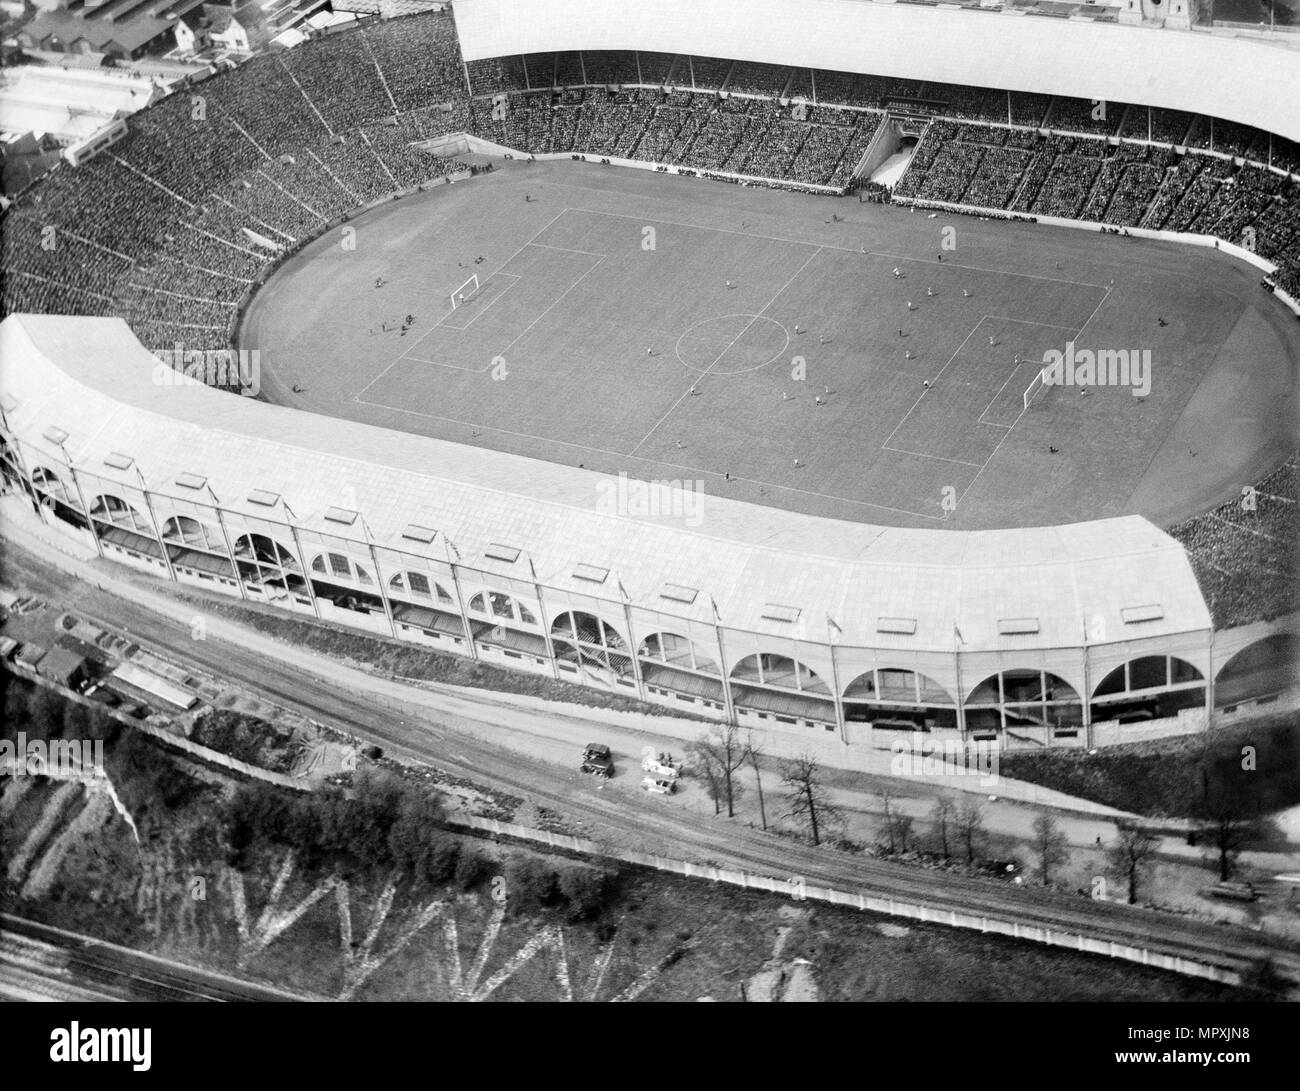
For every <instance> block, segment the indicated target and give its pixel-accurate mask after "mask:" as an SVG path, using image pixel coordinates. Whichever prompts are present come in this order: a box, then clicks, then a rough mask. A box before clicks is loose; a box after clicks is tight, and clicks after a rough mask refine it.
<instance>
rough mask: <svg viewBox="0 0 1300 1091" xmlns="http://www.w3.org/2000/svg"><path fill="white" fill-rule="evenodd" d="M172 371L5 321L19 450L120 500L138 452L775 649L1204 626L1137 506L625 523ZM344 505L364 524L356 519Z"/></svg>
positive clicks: (735, 508)
mask: <svg viewBox="0 0 1300 1091" xmlns="http://www.w3.org/2000/svg"><path fill="white" fill-rule="evenodd" d="M163 368H165V365H163V364H160V363H159V362H157V361H156V360H155V359H154V358H153V357H152V356H151V355H150V354H149V353H148V352H147V350H145V349H144V348H143V347H142V346H141V345H140V344H139V342H138V341H137V340H136V338H135V336H134V335H133V334H132V332H131V330H130V328H129V327H128V326H127V325H126V323H125V322H123V321H122V320H121V319H119V318H67V317H58V316H46V315H41V316H33V315H10V316H9V317H7V318H6V319H5V320H4V321H3V323H0V394H3V395H4V404H5V406H6V419H7V420H8V423H9V427H10V429H11V430H12V431H14V432H15V433H16V434H17V435H18V436H19V437H20V438H22V439H23V440H24V443H25V444H30V445H31V446H30V449H28V448H25V452H26V455H27V457H29V458H33V457H35V455H34V451H36V450H40V451H45V452H47V453H48V455H49V457H50V458H51V459H60V447H59V446H58V445H56V444H55V443H54V442H52V441H51V440H50V439H49V438H47V437H48V435H49V434H50V433H51V430H52V429H56V428H57V429H59V430H60V431H61V432H64V433H67V438H66V440H65V443H64V447H66V450H67V452H68V454H69V455H70V456H71V458H72V459H73V460H74V464H75V465H77V466H78V467H79V468H84V469H86V470H88V471H90V470H93V471H94V472H96V473H99V474H101V475H103V476H105V477H108V478H115V479H116V480H119V481H121V482H122V483H123V485H124V486H125V487H127V488H136V487H138V486H137V481H138V479H137V477H136V474H135V468H134V467H132V468H131V469H128V470H125V471H121V470H114V469H113V468H111V467H110V466H107V465H106V464H105V461H104V460H105V459H106V458H107V457H109V456H113V455H127V456H131V457H132V458H134V460H135V466H138V467H139V470H140V472H141V473H142V474H143V475H144V478H145V480H146V481H147V482H148V483H149V486H150V487H151V489H153V490H155V491H156V492H159V493H168V494H170V495H173V496H178V497H185V498H187V499H191V500H192V499H196V495H195V494H194V493H193V492H192V490H190V489H187V488H185V487H183V486H180V485H177V484H176V481H177V480H178V478H180V477H181V476H182V475H186V474H188V475H195V480H197V479H198V478H202V479H204V483H205V485H206V486H208V487H210V488H211V489H212V490H213V491H214V492H215V494H216V496H217V497H219V498H220V499H221V502H222V504H223V506H224V507H225V508H227V509H229V510H235V511H240V512H243V513H246V514H247V515H249V516H254V517H257V518H262V519H266V518H275V517H276V516H277V515H279V516H280V517H281V518H283V515H282V514H281V513H282V512H283V507H281V508H279V509H274V510H273V509H268V507H267V506H266V504H265V503H258V502H256V501H250V500H249V499H248V498H249V497H250V496H253V495H254V494H255V493H257V492H259V490H260V491H261V493H262V494H263V495H267V494H270V495H275V494H278V495H279V496H282V497H283V498H284V500H285V501H287V502H288V504H289V507H290V508H291V509H292V511H293V514H294V516H295V520H296V522H297V525H299V526H300V527H303V528H310V529H314V530H318V531H320V532H322V533H327V534H333V535H337V536H340V537H345V538H352V539H354V540H357V541H359V542H363V543H364V541H365V535H366V534H369V535H370V536H371V537H372V539H373V540H374V541H375V542H376V543H377V544H379V545H387V546H391V547H393V548H398V549H404V550H406V551H408V552H415V553H420V552H423V553H425V554H426V555H428V556H433V557H436V558H437V559H439V560H444V559H445V558H446V556H447V554H446V552H445V550H446V548H447V547H446V546H445V545H444V544H443V542H442V541H438V540H436V538H435V540H433V541H431V542H429V543H428V544H425V543H424V542H421V541H419V540H418V538H423V537H428V536H427V535H423V534H422V535H418V536H416V537H414V538H413V537H412V536H411V535H410V534H407V533H406V532H407V530H408V528H409V527H410V526H411V525H412V524H414V525H417V526H419V527H426V528H431V529H436V530H437V531H438V532H439V536H440V537H442V538H443V539H444V541H445V540H449V541H450V543H452V546H453V548H454V550H455V552H456V553H457V554H458V555H459V558H458V559H460V560H461V561H463V563H464V564H465V565H467V566H470V567H476V568H481V569H483V570H487V571H494V572H499V573H501V574H503V575H512V576H515V577H517V578H521V579H524V580H528V579H530V578H531V575H532V571H533V570H534V569H535V571H536V574H537V577H538V579H539V580H540V581H541V582H542V583H544V584H546V585H547V586H550V587H556V588H560V589H564V590H569V591H572V592H573V593H575V594H577V593H584V594H596V595H598V596H600V597H605V598H609V599H612V600H614V601H618V600H619V597H620V595H621V591H620V587H621V588H623V589H625V590H626V593H627V595H628V596H629V598H630V599H631V601H632V602H633V603H635V604H636V605H639V606H644V607H647V608H650V609H655V610H660V611H662V612H664V613H667V614H676V615H679V616H685V617H692V618H696V619H698V620H700V621H703V622H709V623H711V622H712V621H713V607H712V602H716V604H717V610H718V614H719V615H720V616H721V619H722V621H723V623H724V624H725V625H726V626H727V627H728V628H736V629H747V630H753V631H755V632H759V633H764V634H770V635H771V636H772V637H775V638H782V637H784V638H787V639H788V638H790V637H800V638H804V639H810V640H816V641H825V640H826V639H827V637H828V635H830V633H829V621H828V619H831V620H833V622H834V624H835V625H836V626H838V632H837V633H835V634H834V639H835V642H836V643H838V644H843V645H850V646H862V647H875V648H881V649H891V648H892V649H899V650H904V651H920V650H945V651H951V650H952V649H953V648H954V647H955V646H956V642H957V641H958V640H960V642H961V648H962V650H963V651H976V650H981V649H989V650H1017V649H1020V650H1028V649H1041V648H1054V647H1060V648H1070V647H1077V646H1079V645H1080V644H1082V643H1083V640H1084V630H1085V625H1086V626H1087V627H1088V629H1089V632H1090V634H1091V639H1090V641H1089V642H1090V643H1108V642H1118V641H1124V640H1133V639H1139V638H1145V637H1163V636H1167V635H1170V634H1173V633H1186V632H1194V631H1204V630H1208V629H1209V628H1210V616H1209V612H1208V610H1207V609H1206V606H1205V602H1204V599H1203V598H1202V596H1201V593H1200V590H1199V588H1198V586H1197V582H1196V578H1195V576H1194V574H1193V572H1192V568H1191V566H1190V564H1189V563H1188V560H1187V557H1186V555H1185V554H1184V552H1183V549H1182V547H1181V546H1180V545H1179V544H1178V543H1177V542H1175V541H1174V540H1173V539H1172V538H1170V537H1169V536H1168V535H1167V534H1165V533H1163V532H1162V531H1161V530H1159V529H1158V528H1156V527H1155V526H1153V525H1152V524H1151V523H1149V522H1147V521H1146V520H1145V519H1143V518H1141V517H1139V516H1126V517H1122V518H1116V519H1105V520H1100V521H1096V522H1091V523H1081V524H1071V525H1068V526H1059V527H1040V528H1030V529H1013V530H991V531H941V530H916V529H907V528H894V527H889V528H884V527H875V526H868V525H864V524H859V523H849V522H843V521H839V520H834V519H825V518H819V517H813V516H807V515H802V514H798V513H793V512H787V511H782V510H779V509H775V508H767V507H760V506H757V505H753V504H747V503H742V502H738V501H734V500H728V499H725V498H721V497H715V496H705V497H703V498H702V502H701V507H700V509H699V514H700V518H699V521H698V523H697V524H696V525H694V526H688V525H685V524H686V523H687V522H688V520H686V519H683V518H682V517H681V515H680V514H679V515H678V517H676V518H674V517H672V516H667V517H664V516H661V517H657V518H656V517H651V516H633V515H620V514H612V513H611V504H610V500H611V497H613V496H614V495H615V493H616V490H617V487H618V486H617V479H616V478H611V477H609V476H607V475H603V474H596V473H593V472H591V471H588V470H582V469H573V468H570V467H565V466H559V465H555V464H552V463H548V462H541V461H534V460H531V459H526V458H521V457H519V456H515V455H509V454H504V453H500V452H495V451H490V450H484V449H480V448H476V447H467V446H462V445H459V444H454V443H447V442H443V441H440V440H435V439H430V438H427V437H423V436H416V435H410V434H407V433H402V432H395V431H388V430H385V429H380V428H375V427H373V426H370V425H366V424H360V423H356V422H352V421H346V420H336V419H331V418H326V417H321V416H317V415H315V414H311V413H305V412H301V411H299V410H295V409H290V408H287V407H282V406H273V405H268V404H265V403H263V402H259V401H255V400H253V399H250V398H243V397H238V396H235V395H231V394H228V393H221V392H218V391H215V390H211V389H208V388H206V387H203V386H201V385H199V384H197V383H192V382H178V381H177V380H176V376H175V375H174V373H171V372H169V371H161V370H160V371H159V372H158V374H157V377H155V369H163ZM117 461H118V462H119V464H120V462H121V459H120V458H119V459H118V460H117ZM29 469H30V467H29ZM186 494H188V496H187V495H186ZM203 496H204V497H205V498H206V492H205V493H204V494H203ZM200 502H202V501H200ZM332 509H339V510H342V511H345V512H352V511H358V512H359V513H360V516H361V518H360V519H357V520H354V521H352V522H350V523H347V524H346V525H345V523H344V522H341V521H340V519H339V517H338V514H337V511H335V510H332ZM689 521H690V522H695V521H694V520H693V519H690V520H689ZM514 550H519V551H521V552H520V553H519V554H516V555H515V556H516V559H515V560H513V561H512V560H510V559H509V557H510V555H511V552H512V551H514ZM489 554H491V556H489ZM601 570H608V573H609V576H608V578H607V579H605V580H603V581H602V582H601V585H600V586H596V583H595V582H594V578H595V576H596V575H597V573H598V572H599V571H601ZM669 584H672V585H675V589H668V594H667V595H665V594H664V592H665V589H666V585H669ZM692 591H695V592H698V593H696V594H694V595H692V594H691V593H690V592H692ZM1152 607H1158V609H1152ZM1126 611H1127V612H1128V614H1127V618H1126V614H1125V612H1126Z"/></svg>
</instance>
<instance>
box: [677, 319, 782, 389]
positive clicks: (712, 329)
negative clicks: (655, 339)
mask: <svg viewBox="0 0 1300 1091" xmlns="http://www.w3.org/2000/svg"><path fill="white" fill-rule="evenodd" d="M789 346H790V332H789V331H788V330H787V329H786V328H785V326H783V325H782V324H781V323H780V322H778V321H777V320H776V319H775V318H768V317H767V316H766V315H761V314H724V315H720V316H718V317H717V318H706V319H704V321H702V322H697V323H695V325H693V326H691V327H690V328H689V329H688V330H687V331H686V332H685V333H683V334H682V335H681V337H679V338H678V339H677V359H679V360H680V361H681V362H682V363H683V364H685V365H686V366H687V367H688V368H690V369H691V370H692V371H698V372H700V373H704V372H706V371H707V372H708V373H709V374H710V375H739V374H740V373H741V372H745V371H757V370H758V369H759V368H761V367H767V365H768V364H770V363H772V362H773V361H775V360H778V359H780V358H781V356H783V355H784V354H785V350H786V349H787V348H789Z"/></svg>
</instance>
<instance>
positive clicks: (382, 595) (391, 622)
mask: <svg viewBox="0 0 1300 1091" xmlns="http://www.w3.org/2000/svg"><path fill="white" fill-rule="evenodd" d="M361 530H362V533H364V534H365V536H366V548H367V549H368V550H369V552H370V563H371V564H373V565H374V566H375V583H377V584H378V585H379V601H380V602H382V603H383V604H384V616H385V617H386V618H388V628H389V629H390V630H391V631H392V634H393V639H394V640H400V639H401V637H399V636H398V635H397V621H396V619H395V618H394V617H393V605H392V603H390V602H389V601H388V591H387V589H386V588H385V587H384V574H383V572H382V570H381V569H380V567H379V554H378V553H376V552H375V540H374V538H373V537H372V536H371V534H370V527H369V526H368V525H367V524H366V517H365V516H364V515H363V516H361ZM357 582H358V583H360V582H361V581H360V580H358V581H357Z"/></svg>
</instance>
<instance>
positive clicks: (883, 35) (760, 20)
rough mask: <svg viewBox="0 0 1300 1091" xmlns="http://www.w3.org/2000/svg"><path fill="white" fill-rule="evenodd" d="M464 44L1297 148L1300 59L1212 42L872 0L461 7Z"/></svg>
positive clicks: (1267, 45)
mask: <svg viewBox="0 0 1300 1091" xmlns="http://www.w3.org/2000/svg"><path fill="white" fill-rule="evenodd" d="M456 32H457V36H458V37H459V39H460V45H461V53H462V55H463V56H464V57H465V59H466V60H468V61H472V60H478V59H480V58H483V57H502V56H511V55H514V54H519V53H536V52H551V51H558V50H568V49H636V50H653V51H658V52H663V53H691V54H694V55H696V56H703V57H726V58H731V59H736V60H748V61H766V62H768V63H771V64H788V65H800V66H804V67H808V68H822V69H828V70H830V71H840V72H866V73H871V74H874V75H878V76H895V77H900V78H905V79H914V80H933V81H936V82H940V83H957V84H970V85H973V86H976V87H999V88H1006V89H1007V90H1010V91H1038V92H1042V93H1045V94H1054V95H1068V96H1071V97H1073V98H1084V99H1107V100H1109V101H1111V102H1136V103H1139V104H1140V105H1143V106H1163V107H1167V108H1170V109H1177V110H1188V111H1191V112H1192V113H1201V114H1209V115H1211V116H1213V117H1221V118H1226V119H1227V120H1229V121H1237V122H1240V123H1241V124H1244V125H1254V126H1257V127H1258V128H1261V129H1265V130H1267V131H1268V132H1271V133H1277V134H1279V135H1281V136H1285V137H1288V138H1289V139H1291V140H1300V110H1297V109H1296V103H1298V102H1300V61H1298V59H1297V53H1296V51H1295V49H1294V48H1289V47H1288V45H1286V44H1275V43H1274V42H1272V41H1268V40H1265V39H1259V38H1243V37H1226V36H1223V35H1220V34H1211V33H1209V32H1206V31H1203V30H1198V31H1180V30H1174V29H1172V28H1163V27H1148V26H1136V25H1134V26H1130V25H1118V24H1114V23H1094V22H1092V21H1076V20H1072V19H1060V18H1044V17H1041V16H1035V15H1027V14H1025V13H1024V12H1023V11H1012V10H1005V11H1000V10H979V9H969V8H962V9H960V10H957V9H953V8H951V7H938V6H936V7H930V6H925V5H921V4H897V3H892V2H881V3H871V2H870V0H708V3H700V2H699V0H655V2H654V3H649V4H648V3H645V2H644V0H601V3H599V4H593V3H590V2H589V0H457V3H456ZM1277 37H1278V38H1286V37H1289V36H1287V35H1278V36H1277Z"/></svg>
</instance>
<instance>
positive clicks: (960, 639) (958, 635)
mask: <svg viewBox="0 0 1300 1091" xmlns="http://www.w3.org/2000/svg"><path fill="white" fill-rule="evenodd" d="M952 635H953V637H954V638H955V639H956V641H957V643H959V644H965V643H966V638H965V637H963V636H962V635H961V630H960V629H959V628H957V623H956V622H955V621H954V622H953V623H952Z"/></svg>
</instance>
